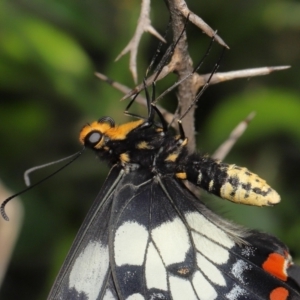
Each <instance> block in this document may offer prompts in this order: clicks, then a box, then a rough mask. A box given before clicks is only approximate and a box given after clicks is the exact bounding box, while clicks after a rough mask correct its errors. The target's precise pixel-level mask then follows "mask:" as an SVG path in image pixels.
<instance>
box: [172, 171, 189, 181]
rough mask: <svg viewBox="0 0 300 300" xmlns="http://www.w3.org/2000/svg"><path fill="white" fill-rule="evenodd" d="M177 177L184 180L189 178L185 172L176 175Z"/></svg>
mask: <svg viewBox="0 0 300 300" xmlns="http://www.w3.org/2000/svg"><path fill="white" fill-rule="evenodd" d="M175 176H176V177H177V178H179V179H182V180H184V179H186V177H187V176H186V173H185V172H180V173H176V174H175Z"/></svg>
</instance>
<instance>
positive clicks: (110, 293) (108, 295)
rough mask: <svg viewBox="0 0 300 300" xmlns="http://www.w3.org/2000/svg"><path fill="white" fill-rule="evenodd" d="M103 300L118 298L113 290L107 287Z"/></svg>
mask: <svg viewBox="0 0 300 300" xmlns="http://www.w3.org/2000/svg"><path fill="white" fill-rule="evenodd" d="M103 300H117V299H116V298H115V297H114V295H113V294H112V292H111V291H110V290H109V289H107V290H106V292H105V295H104V298H103Z"/></svg>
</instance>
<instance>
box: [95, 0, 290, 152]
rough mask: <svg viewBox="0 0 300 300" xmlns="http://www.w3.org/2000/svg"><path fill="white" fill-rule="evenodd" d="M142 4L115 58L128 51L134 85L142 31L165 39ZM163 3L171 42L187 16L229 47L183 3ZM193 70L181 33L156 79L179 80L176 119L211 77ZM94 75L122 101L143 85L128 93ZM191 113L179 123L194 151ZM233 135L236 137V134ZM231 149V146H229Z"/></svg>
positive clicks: (220, 77) (262, 71)
mask: <svg viewBox="0 0 300 300" xmlns="http://www.w3.org/2000/svg"><path fill="white" fill-rule="evenodd" d="M141 1H142V4H141V12H140V16H139V19H138V24H137V27H136V31H135V34H134V36H133V37H132V39H131V40H130V42H129V43H128V45H127V46H126V47H125V48H124V50H123V51H122V52H121V53H120V55H119V56H118V57H117V59H119V58H120V57H121V56H123V55H124V54H126V53H127V52H130V65H129V68H130V71H131V73H132V75H133V78H134V81H135V82H136V81H137V71H136V58H137V52H138V46H139V43H140V39H141V36H142V34H143V33H144V32H145V31H148V32H150V33H151V34H153V35H155V36H156V37H157V38H158V39H160V40H162V41H164V38H163V37H162V36H161V35H160V34H159V33H158V32H157V31H156V30H155V29H154V28H153V27H152V25H151V21H150V16H149V15H150V0H141ZM165 2H166V4H167V9H168V10H169V13H170V16H171V28H172V32H173V42H175V41H177V39H178V36H179V35H180V34H181V33H182V31H183V29H184V24H185V22H186V18H187V17H188V19H189V22H191V23H193V24H194V25H196V26H197V27H198V28H199V29H201V31H202V32H204V33H205V34H207V35H208V36H210V37H214V40H215V41H216V42H218V43H219V44H220V45H222V46H223V47H226V48H229V47H228V46H227V45H226V43H225V42H224V41H223V40H222V38H221V37H220V36H218V35H217V34H216V32H215V31H214V30H213V29H212V28H211V27H210V26H209V25H208V24H206V23H205V22H204V21H203V20H202V19H201V18H200V17H199V16H197V15H196V14H195V13H193V12H192V11H190V9H189V8H188V6H187V4H186V2H185V0H165ZM193 68H194V67H193V63H192V59H191V57H190V55H189V52H188V42H187V36H186V33H185V32H184V34H183V35H182V37H181V38H180V40H179V41H178V44H177V46H176V49H175V51H174V54H173V56H172V58H171V60H170V62H169V63H168V65H166V66H164V68H163V69H162V70H161V73H160V74H159V76H158V77H157V79H156V81H159V80H161V79H162V78H164V77H165V76H167V75H168V74H169V73H176V74H177V77H178V80H177V84H175V85H174V86H173V87H172V89H170V90H173V89H174V88H175V87H177V88H178V89H177V99H178V110H177V112H178V114H179V116H180V115H181V114H183V113H184V112H185V111H186V110H187V108H188V107H189V106H190V104H191V103H192V101H193V100H194V99H195V97H196V94H197V93H198V91H199V89H200V88H201V87H202V86H203V85H204V84H205V83H206V82H207V80H208V77H209V76H210V74H204V75H201V74H198V73H196V72H194V73H193ZM286 68H289V67H288V66H280V67H262V68H253V69H246V70H238V71H231V72H223V73H215V74H214V75H213V77H212V78H211V81H210V84H216V83H219V82H224V81H228V80H232V79H237V78H243V77H254V76H261V75H267V74H270V73H271V72H273V71H278V70H284V69H286ZM96 75H97V77H99V78H100V79H102V80H104V81H106V82H108V83H110V84H111V85H113V86H114V87H115V88H117V89H119V90H121V91H122V92H123V93H124V94H125V96H124V97H123V98H122V99H125V98H128V97H131V96H132V95H134V94H136V93H137V92H139V91H141V90H142V89H143V88H144V85H143V84H140V85H138V86H137V87H136V88H134V89H133V90H131V89H129V88H127V87H125V86H123V85H121V84H119V83H117V82H112V81H110V80H109V79H108V78H107V77H106V76H105V75H102V74H100V73H96ZM155 77H156V74H153V75H152V76H150V77H149V78H148V79H147V81H146V84H147V85H150V84H151V83H152V81H153V78H155ZM170 90H168V91H167V92H169V91H170ZM136 101H137V102H139V103H142V104H145V99H144V98H143V97H142V96H140V95H139V96H138V97H137V99H136ZM159 109H160V110H161V111H162V113H163V115H164V117H165V118H166V120H167V121H168V122H169V121H170V120H173V118H174V116H173V114H171V113H169V112H167V111H166V110H164V109H162V108H161V107H160V108H159ZM194 111H195V105H194V106H193V107H192V109H191V110H190V111H189V113H188V114H187V115H186V117H185V118H184V119H183V122H182V124H183V128H184V131H185V134H186V136H187V137H188V138H189V147H190V150H194V149H195V137H194V132H195V130H194ZM246 120H248V119H246ZM247 123H248V121H244V123H243V124H247ZM234 136H235V137H236V135H234ZM231 140H232V141H233V140H234V139H233V138H231ZM230 147H232V145H231V146H230ZM225 148H226V147H225ZM227 148H228V146H227ZM226 151H227V150H226ZM226 151H223V153H220V152H219V154H218V155H217V156H218V157H220V156H222V155H223V156H225V152H226Z"/></svg>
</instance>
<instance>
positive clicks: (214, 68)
mask: <svg viewBox="0 0 300 300" xmlns="http://www.w3.org/2000/svg"><path fill="white" fill-rule="evenodd" d="M225 50H226V48H225V47H223V50H222V53H221V55H220V57H219V59H218V61H217V62H216V63H215V65H214V67H213V69H212V72H211V74H210V76H209V78H208V79H207V81H206V83H205V84H204V86H203V87H202V89H201V90H200V92H199V93H198V94H197V95H196V97H195V99H194V100H193V102H192V103H191V104H190V106H189V107H188V108H187V110H186V111H185V112H184V113H183V114H182V115H181V117H180V118H179V119H178V121H182V119H183V118H184V117H185V116H186V115H187V114H188V113H189V111H190V110H191V108H192V107H193V106H194V105H195V104H196V103H197V102H198V100H199V99H200V97H201V96H202V95H203V93H204V92H205V90H206V89H207V88H208V86H209V83H210V81H211V79H212V77H213V76H214V74H215V73H216V72H217V70H218V69H219V67H220V63H221V61H222V59H223V56H224V53H225Z"/></svg>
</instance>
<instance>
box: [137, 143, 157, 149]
mask: <svg viewBox="0 0 300 300" xmlns="http://www.w3.org/2000/svg"><path fill="white" fill-rule="evenodd" d="M136 148H137V149H153V147H152V146H151V145H149V143H147V142H146V141H142V142H140V143H138V144H137V145H136Z"/></svg>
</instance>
